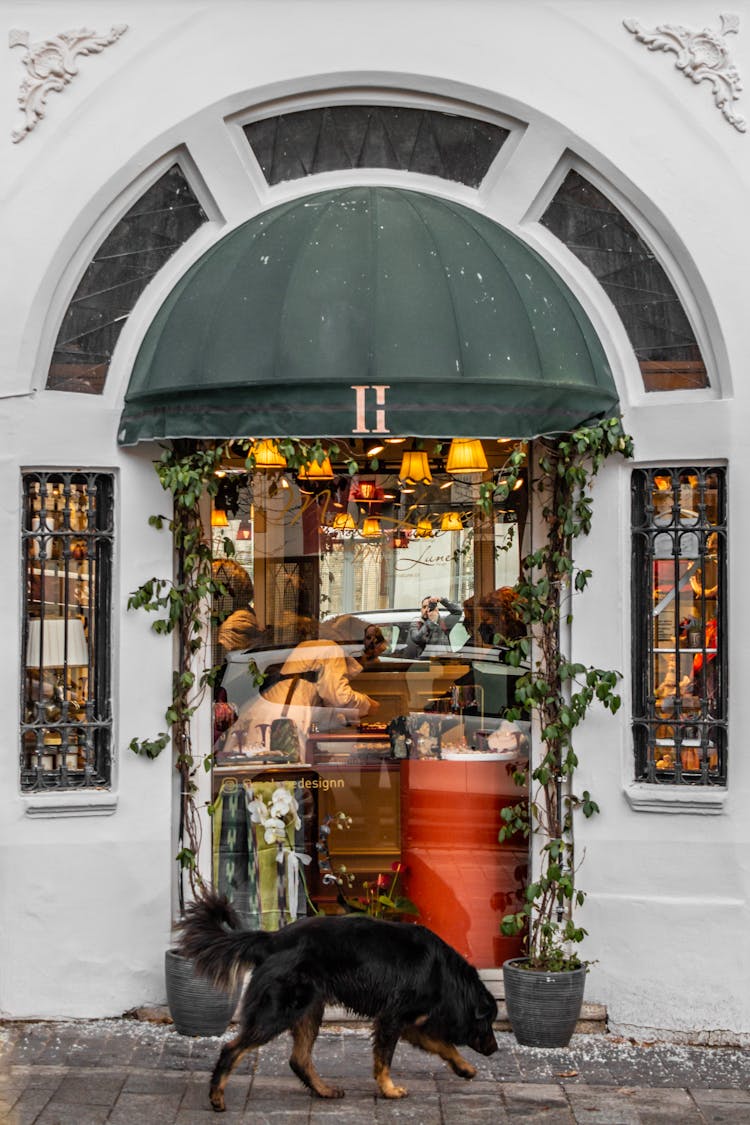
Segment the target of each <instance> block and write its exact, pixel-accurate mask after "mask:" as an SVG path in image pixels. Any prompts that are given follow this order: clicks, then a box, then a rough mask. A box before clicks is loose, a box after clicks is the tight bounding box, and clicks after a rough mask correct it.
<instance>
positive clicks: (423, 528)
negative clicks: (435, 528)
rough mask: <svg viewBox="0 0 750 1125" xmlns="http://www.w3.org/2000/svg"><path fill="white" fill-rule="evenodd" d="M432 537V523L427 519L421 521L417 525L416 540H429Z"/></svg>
mask: <svg viewBox="0 0 750 1125" xmlns="http://www.w3.org/2000/svg"><path fill="white" fill-rule="evenodd" d="M431 535H432V523H431V522H430V520H428V519H427V518H425V519H421V520H420V521H419V523H418V524H417V539H429V538H430V537H431Z"/></svg>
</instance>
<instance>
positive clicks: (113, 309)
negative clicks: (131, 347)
mask: <svg viewBox="0 0 750 1125" xmlns="http://www.w3.org/2000/svg"><path fill="white" fill-rule="evenodd" d="M205 221H206V215H205V214H204V212H203V209H202V208H201V206H200V204H199V203H198V201H197V199H196V198H195V196H194V195H193V193H192V191H191V190H190V185H189V184H188V182H187V180H186V179H185V177H184V176H183V174H182V172H181V171H180V169H179V167H178V166H177V165H176V164H175V165H174V166H173V167H172V168H170V170H169V171H168V172H166V173H165V174H164V175H163V176H162V177H161V179H160V180H158V181H157V182H156V183H155V184H154V185H153V187H151V188H149V190H148V191H147V192H145V193H144V194H143V195H142V196H141V198H140V199H139V200H138V202H137V203H136V204H134V206H133V207H131V209H130V210H129V211H128V213H127V215H124V216H123V218H122V219H121V220H120V222H119V223H118V224H117V226H116V227H115V228H114V230H113V231H112V232H111V233H110V234H109V235H108V236H107V238H106V239H105V240H104V242H103V243H102V244H101V246H100V247H99V249H98V250H97V252H96V254H95V255H94V259H93V261H92V262H91V263H90V265H89V267H88V269H87V270H86V272H85V274H84V275H83V277H82V278H81V282H80V284H79V286H78V289H77V290H76V292H75V295H74V296H73V300H72V301H71V302H70V305H69V306H68V310H67V312H66V313H65V316H64V318H63V322H62V325H61V326H60V331H59V333H58V336H57V341H56V343H55V350H54V352H53V354H52V362H51V364H50V369H49V374H48V376H47V389H48V390H55V391H79V392H81V393H83V394H101V392H102V390H103V389H104V382H105V380H106V377H107V371H108V370H109V362H110V360H111V358H112V353H113V351H114V349H115V344H116V343H117V340H118V337H119V335H120V332H121V331H122V328H123V326H124V324H125V322H126V320H127V319H128V316H129V315H130V313H131V311H132V309H133V306H134V305H135V303H136V301H137V300H138V298H139V297H140V295H141V293H142V292H143V290H144V289H145V288H146V286H147V285H148V283H149V281H150V280H151V278H152V277H153V276H154V274H156V273H158V271H159V270H160V269H161V267H162V266H163V265H164V263H165V262H166V261H168V260H169V258H171V257H172V255H173V254H174V252H175V250H178V249H179V248H180V246H182V244H183V243H184V242H186V241H187V240H188V238H190V235H191V234H193V233H194V231H196V230H197V229H198V227H199V226H201V224H202V223H204V222H205Z"/></svg>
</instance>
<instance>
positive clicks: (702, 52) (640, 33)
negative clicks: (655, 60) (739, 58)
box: [623, 13, 747, 133]
mask: <svg viewBox="0 0 750 1125" xmlns="http://www.w3.org/2000/svg"><path fill="white" fill-rule="evenodd" d="M719 19H720V20H721V30H720V31H713V30H712V29H711V28H710V27H704V28H703V30H702V31H690V30H689V29H688V28H687V27H680V26H679V24H668V23H662V24H659V26H658V27H655V28H653V29H652V30H651V31H646V30H645V29H644V28H643V27H641V25H640V24H639V23H638V22H637V20H633V19H628V20H623V25H624V26H625V27H626V28H627V30H628V31H630V32H632V34H633V35H635V37H636V38H637V39H638V41H639V43H645V44H646V46H647V47H648V49H649V51H674V53H675V54H676V55H677V61H676V62H675V66H676V67H677V69H678V70H681V71H682V73H683V74H684V75H685V77H686V78H691V79H692V80H693V82H703V81H706V82H710V83H711V85H712V87H713V92H714V101H715V103H716V105H717V107H718V108H719V109H720V110H721V112H722V113H723V114H724V116H725V117H726V119H727V121H728V122H729V124H730V125H734V127H735V129H737V130H738V131H739V132H740V133H744V132H745V130H746V128H747V122H746V121H745V118H744V117H742V116H741V115H740V114H736V113H735V112H734V103H735V102H736V101H737V98H738V97H739V93H740V90H741V89H742V80H741V78H740V75H739V72H738V70H737V67H736V66H735V65H734V63H733V62H732V60H731V57H730V55H729V51H728V49H727V45H726V42H725V37H726V36H727V35H736V34H737V32H738V31H739V26H740V17H739V16H737V15H730V14H728V13H723V14H722V15H720V16H719Z"/></svg>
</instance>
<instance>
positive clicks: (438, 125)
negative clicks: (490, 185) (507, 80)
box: [245, 105, 509, 187]
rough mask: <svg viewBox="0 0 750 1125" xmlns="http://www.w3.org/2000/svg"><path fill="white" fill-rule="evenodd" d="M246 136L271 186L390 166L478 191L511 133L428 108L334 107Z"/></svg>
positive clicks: (252, 127) (259, 125) (267, 122)
mask: <svg viewBox="0 0 750 1125" xmlns="http://www.w3.org/2000/svg"><path fill="white" fill-rule="evenodd" d="M245 136H246V137H247V140H248V142H249V144H250V147H251V148H252V150H253V153H254V155H255V158H256V160H257V161H258V163H259V164H260V167H261V170H262V172H263V175H264V176H265V178H266V180H267V182H268V183H269V184H271V185H273V184H278V183H282V182H283V181H285V180H298V179H301V178H303V177H304V176H312V175H314V174H316V173H319V172H334V171H339V170H341V169H349V168H394V169H398V170H399V171H401V172H420V173H422V174H423V175H427V176H439V177H440V178H441V179H444V180H454V181H456V182H457V183H462V184H466V185H467V186H468V187H479V185H480V184H481V182H482V180H483V179H484V177H485V176H486V174H487V171H488V169H489V167H490V164H491V163H492V161H493V160H494V159H495V157H496V156H497V154H498V152H499V151H500V148H501V147H502V145H503V143H504V142H505V141H506V140H507V138H508V136H509V130H508V129H503V128H501V127H500V126H499V125H494V124H491V123H490V122H488V121H481V120H479V119H478V118H474V117H462V116H460V115H456V114H453V113H440V112H439V111H437V110H432V109H418V108H414V107H409V106H388V105H334V106H318V107H316V108H314V109H303V110H299V111H298V112H296V113H284V114H280V115H279V116H276V117H265V118H262V119H261V120H259V121H253V122H252V123H251V124H249V125H246V126H245Z"/></svg>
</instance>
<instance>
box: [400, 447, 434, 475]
mask: <svg viewBox="0 0 750 1125" xmlns="http://www.w3.org/2000/svg"><path fill="white" fill-rule="evenodd" d="M398 475H399V480H402V481H405V482H406V484H431V483H432V473H431V472H430V462H429V461H428V459H427V454H426V453H425V452H424V450H421V449H412V450H407V451H406V453H404V456H403V458H402V461H401V471H400V473H399V474H398Z"/></svg>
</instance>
